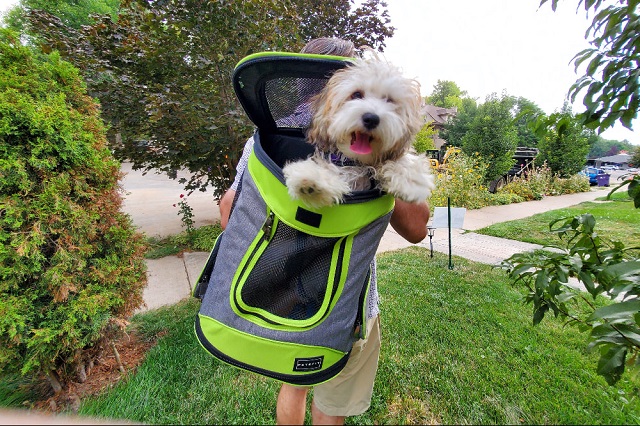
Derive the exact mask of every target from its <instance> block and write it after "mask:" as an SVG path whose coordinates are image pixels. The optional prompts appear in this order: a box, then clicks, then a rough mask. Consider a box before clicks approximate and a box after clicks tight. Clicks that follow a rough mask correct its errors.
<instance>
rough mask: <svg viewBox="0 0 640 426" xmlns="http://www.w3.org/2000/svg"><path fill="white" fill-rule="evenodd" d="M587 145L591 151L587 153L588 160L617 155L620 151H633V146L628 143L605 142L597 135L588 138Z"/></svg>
mask: <svg viewBox="0 0 640 426" xmlns="http://www.w3.org/2000/svg"><path fill="white" fill-rule="evenodd" d="M589 145H590V146H591V150H590V151H589V158H600V157H606V156H608V155H613V154H611V153H618V152H620V151H623V150H624V151H629V152H630V151H633V149H634V146H633V145H632V144H631V143H630V142H629V141H626V140H624V141H616V140H607V139H604V138H602V137H601V136H598V135H592V136H590V141H589Z"/></svg>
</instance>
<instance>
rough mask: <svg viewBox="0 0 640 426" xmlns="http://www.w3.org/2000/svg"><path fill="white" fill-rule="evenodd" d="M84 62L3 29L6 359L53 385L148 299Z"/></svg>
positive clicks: (9, 366) (1, 280)
mask: <svg viewBox="0 0 640 426" xmlns="http://www.w3.org/2000/svg"><path fill="white" fill-rule="evenodd" d="M119 177H120V168H119V164H118V162H117V161H115V160H114V159H113V157H112V156H111V153H110V151H109V150H108V148H107V146H106V137H105V127H104V125H103V123H102V121H101V120H100V117H99V108H98V105H97V104H96V102H94V101H93V100H92V99H91V98H90V97H89V96H87V94H86V89H85V86H84V84H83V81H82V79H81V77H80V76H79V73H78V71H77V70H76V69H75V68H74V67H73V66H71V65H70V64H69V63H66V62H64V61H62V60H61V59H60V57H59V56H58V55H57V54H55V53H54V54H51V55H39V54H36V53H34V52H33V51H32V50H30V49H29V48H27V47H24V46H22V45H21V43H20V41H19V39H18V38H17V36H15V35H13V34H12V33H10V32H8V31H7V30H2V29H0V369H2V370H3V371H5V372H8V371H21V372H22V374H33V375H35V374H41V373H43V374H45V375H46V376H47V377H48V378H49V380H50V383H51V384H52V386H53V387H54V389H55V390H59V389H60V385H64V384H65V382H67V381H68V380H70V379H74V380H79V381H82V380H83V379H84V378H85V377H86V366H87V365H90V364H91V362H92V359H93V357H94V356H95V355H96V353H97V352H98V351H99V350H100V348H102V347H105V344H107V342H108V340H107V339H111V338H113V337H114V335H115V334H116V333H118V332H119V331H120V330H121V329H122V328H123V327H124V325H125V324H126V320H127V318H128V317H130V315H132V313H133V312H134V310H135V309H136V308H138V307H140V306H141V305H142V303H143V300H142V291H143V288H144V287H145V285H146V267H145V263H144V257H143V256H144V250H145V245H144V242H143V238H142V235H141V234H138V233H136V232H135V230H134V228H133V225H132V223H131V220H130V218H129V217H128V216H127V215H125V214H123V213H122V212H121V211H120V208H121V205H122V196H121V189H120V187H119V184H118V179H119Z"/></svg>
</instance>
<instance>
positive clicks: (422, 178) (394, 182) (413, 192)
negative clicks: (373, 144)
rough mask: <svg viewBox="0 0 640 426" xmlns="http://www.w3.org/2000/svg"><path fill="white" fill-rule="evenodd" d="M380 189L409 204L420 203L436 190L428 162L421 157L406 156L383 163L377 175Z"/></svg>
mask: <svg viewBox="0 0 640 426" xmlns="http://www.w3.org/2000/svg"><path fill="white" fill-rule="evenodd" d="M379 176H380V181H381V186H382V189H383V190H384V191H385V192H387V193H389V194H391V195H393V196H394V197H396V198H399V199H401V200H403V201H406V202H409V203H420V202H423V201H425V200H426V199H427V198H429V197H430V196H431V192H432V191H433V190H434V189H435V188H436V185H435V177H434V176H433V175H432V174H431V170H430V166H429V161H428V160H427V159H426V158H425V157H423V156H416V155H406V156H404V157H402V158H400V159H399V160H398V161H392V162H388V163H385V164H384V165H383V166H382V168H381V170H380V173H379Z"/></svg>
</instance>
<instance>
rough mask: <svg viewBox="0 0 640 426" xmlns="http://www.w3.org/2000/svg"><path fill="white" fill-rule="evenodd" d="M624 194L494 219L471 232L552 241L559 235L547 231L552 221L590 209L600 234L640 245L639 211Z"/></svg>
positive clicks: (537, 241)
mask: <svg viewBox="0 0 640 426" xmlns="http://www.w3.org/2000/svg"><path fill="white" fill-rule="evenodd" d="M625 194H626V193H625ZM625 194H614V197H613V200H612V201H604V198H602V199H598V200H596V201H595V202H584V203H580V204H578V205H576V206H572V207H568V208H564V209H558V210H552V211H548V212H545V213H540V214H536V215H534V216H530V217H527V218H524V219H518V220H512V221H509V222H501V223H496V224H494V225H491V226H488V227H486V228H482V229H479V230H477V231H474V232H477V233H479V234H486V235H492V236H495V237H501V238H509V239H512V240H518V241H524V242H528V243H533V244H542V245H545V244H555V243H558V242H559V239H558V237H557V235H556V234H553V233H550V232H549V223H550V222H551V221H553V220H555V219H560V218H563V217H573V216H578V215H580V214H583V213H591V214H592V215H593V216H594V217H595V219H596V231H597V232H598V233H599V235H601V236H603V237H606V238H608V239H610V240H613V241H620V242H622V243H624V245H625V246H626V247H632V246H635V247H637V246H640V211H638V209H635V208H634V207H633V202H631V199H630V198H629V197H628V196H626V195H625Z"/></svg>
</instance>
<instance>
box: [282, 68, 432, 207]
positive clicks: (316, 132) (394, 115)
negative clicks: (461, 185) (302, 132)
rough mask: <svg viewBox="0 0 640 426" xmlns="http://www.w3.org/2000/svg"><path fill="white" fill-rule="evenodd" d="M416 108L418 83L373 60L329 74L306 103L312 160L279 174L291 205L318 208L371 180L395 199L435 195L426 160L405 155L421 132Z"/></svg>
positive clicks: (415, 199) (364, 186)
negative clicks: (294, 201) (299, 203)
mask: <svg viewBox="0 0 640 426" xmlns="http://www.w3.org/2000/svg"><path fill="white" fill-rule="evenodd" d="M420 104H421V96H420V86H419V84H418V82H417V81H415V80H411V79H407V78H405V77H403V76H402V75H401V73H400V72H399V70H398V69H397V68H395V67H393V66H392V65H390V64H389V63H387V62H384V61H382V60H380V59H378V58H371V59H357V60H356V61H355V62H354V63H353V64H350V65H349V66H347V67H346V68H344V69H341V70H339V71H336V72H335V74H334V75H333V76H332V77H331V78H330V79H329V81H328V82H327V85H326V86H325V88H324V89H323V91H322V92H320V93H319V94H318V95H317V97H316V98H315V99H314V100H313V104H312V110H313V118H312V121H311V126H310V128H309V131H308V133H307V140H308V141H309V142H310V143H312V144H314V145H315V146H316V153H315V154H314V155H313V156H311V157H310V158H308V159H306V160H302V161H297V162H292V163H288V164H286V165H285V167H284V168H283V172H284V176H285V180H286V185H287V188H288V192H289V195H290V196H291V198H293V199H300V200H301V201H302V202H303V203H304V204H306V205H307V206H309V207H312V208H317V209H318V208H322V207H325V206H330V205H333V204H338V203H340V202H342V200H343V197H344V196H345V195H346V194H349V193H350V192H352V191H356V190H366V189H371V182H372V179H373V180H374V181H375V185H376V186H377V187H378V188H380V189H382V190H383V191H385V192H387V193H389V194H392V195H393V196H394V197H396V198H399V199H401V200H404V201H407V202H411V203H415V202H422V201H425V200H426V199H427V198H428V197H429V195H430V194H431V191H432V190H433V189H435V183H434V178H433V176H432V175H431V173H430V170H429V161H428V160H427V159H426V158H425V157H424V156H417V155H413V154H410V153H409V152H408V151H409V148H410V147H411V143H412V141H413V138H414V137H415V135H416V133H417V132H418V131H419V130H420V128H421V127H422V125H423V121H422V117H421V115H420Z"/></svg>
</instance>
